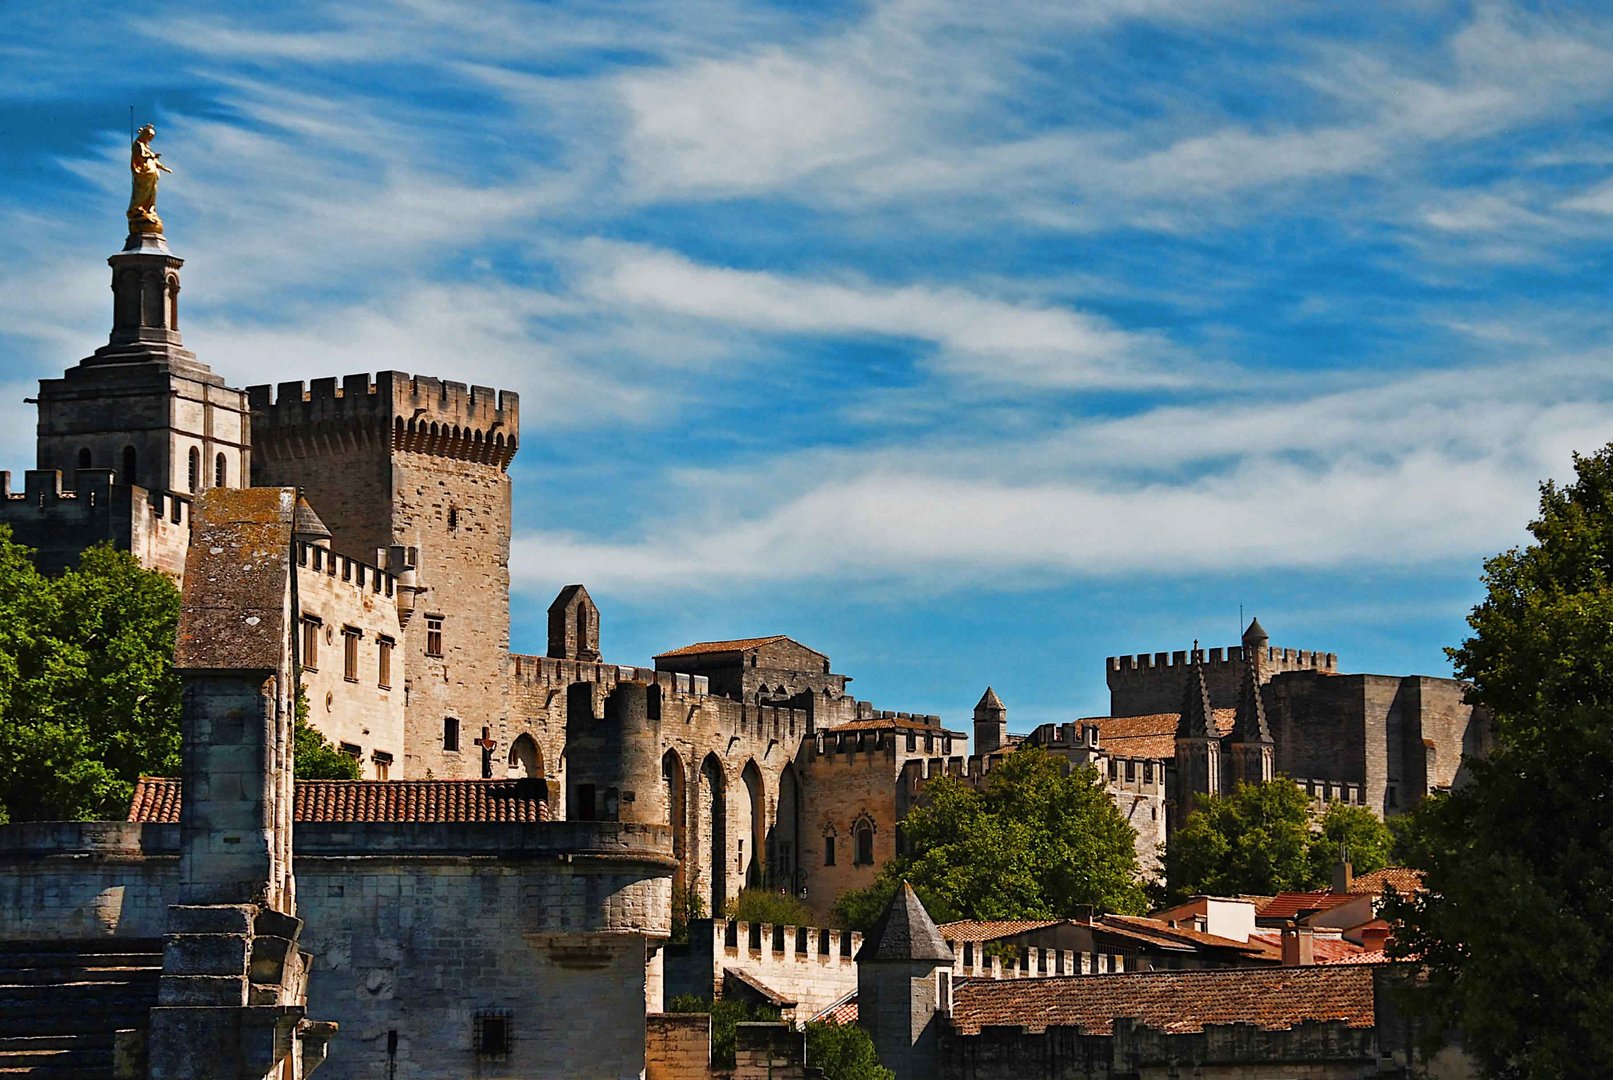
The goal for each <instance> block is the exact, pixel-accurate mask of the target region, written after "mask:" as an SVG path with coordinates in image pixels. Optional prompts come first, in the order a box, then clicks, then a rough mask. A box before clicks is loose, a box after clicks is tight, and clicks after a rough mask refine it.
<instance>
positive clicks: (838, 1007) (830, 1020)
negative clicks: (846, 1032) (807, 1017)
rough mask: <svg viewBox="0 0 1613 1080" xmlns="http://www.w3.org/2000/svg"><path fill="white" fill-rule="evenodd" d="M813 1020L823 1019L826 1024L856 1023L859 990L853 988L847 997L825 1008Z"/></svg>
mask: <svg viewBox="0 0 1613 1080" xmlns="http://www.w3.org/2000/svg"><path fill="white" fill-rule="evenodd" d="M811 1019H812V1020H822V1021H823V1022H824V1023H826V1024H855V1023H856V1022H857V991H855V990H853V991H852V992H851V993H849V994H847V995H846V996H845V997H843V998H841V999H840V1000H839V1001H836V1002H835V1003H834V1004H833V1005H830V1006H829V1007H828V1008H827V1009H824V1010H823V1011H822V1012H820V1013H818V1015H816V1016H814V1017H811Z"/></svg>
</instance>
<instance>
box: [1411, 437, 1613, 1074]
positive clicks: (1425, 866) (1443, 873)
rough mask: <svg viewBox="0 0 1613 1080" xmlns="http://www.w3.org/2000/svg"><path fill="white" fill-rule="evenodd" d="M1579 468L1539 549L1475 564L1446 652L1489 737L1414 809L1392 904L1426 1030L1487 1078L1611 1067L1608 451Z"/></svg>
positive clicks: (1612, 734)
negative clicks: (1451, 780) (1485, 746)
mask: <svg viewBox="0 0 1613 1080" xmlns="http://www.w3.org/2000/svg"><path fill="white" fill-rule="evenodd" d="M1574 462H1575V467H1576V470H1577V473H1578V475H1577V478H1576V479H1575V481H1574V482H1573V483H1571V484H1568V485H1566V486H1563V487H1558V486H1557V485H1555V484H1552V483H1546V484H1544V485H1542V487H1541V495H1540V518H1539V520H1537V521H1535V522H1534V523H1533V524H1531V525H1530V526H1529V531H1530V532H1531V533H1532V534H1533V536H1534V542H1533V543H1531V544H1529V545H1528V546H1527V547H1524V548H1522V549H1517V548H1514V549H1512V550H1510V551H1507V552H1503V553H1502V554H1500V555H1497V556H1496V557H1495V558H1493V559H1490V560H1489V561H1488V562H1487V563H1486V564H1485V573H1484V582H1485V584H1486V586H1487V589H1488V592H1487V595H1486V597H1485V600H1484V601H1483V602H1482V603H1481V604H1479V605H1478V606H1477V607H1476V608H1474V609H1473V613H1472V614H1471V615H1470V616H1469V618H1468V625H1469V626H1470V627H1471V628H1472V630H1473V634H1472V636H1471V637H1469V638H1468V639H1467V640H1466V641H1464V642H1463V643H1462V645H1461V646H1460V647H1459V648H1456V649H1453V650H1451V657H1452V659H1453V660H1454V661H1455V664H1456V669H1457V673H1458V675H1460V676H1461V677H1463V678H1465V679H1468V680H1470V681H1471V682H1472V684H1473V691H1472V693H1471V695H1470V699H1471V700H1473V701H1474V702H1475V703H1477V704H1480V705H1483V706H1486V707H1488V708H1489V709H1491V710H1492V711H1493V714H1494V720H1495V736H1496V742H1497V746H1496V749H1495V751H1494V753H1493V754H1492V755H1491V756H1490V757H1489V759H1488V760H1484V761H1476V762H1467V763H1465V764H1464V767H1465V768H1467V769H1468V770H1469V777H1468V782H1467V783H1466V784H1464V785H1460V786H1458V788H1457V789H1456V790H1455V791H1453V792H1452V793H1451V794H1450V795H1448V796H1446V797H1444V798H1441V799H1432V800H1428V801H1426V802H1425V803H1424V804H1423V805H1422V806H1420V807H1419V808H1418V810H1417V811H1416V813H1415V815H1414V821H1413V825H1412V826H1411V827H1410V828H1408V829H1406V830H1405V833H1404V836H1403V840H1404V846H1405V847H1406V848H1407V849H1408V851H1409V853H1410V854H1411V855H1412V861H1413V864H1414V865H1417V866H1419V867H1421V868H1422V870H1423V871H1424V884H1425V886H1426V887H1427V890H1428V891H1427V892H1426V893H1422V894H1419V895H1418V896H1416V897H1412V898H1399V899H1397V900H1396V901H1395V902H1393V903H1391V905H1390V906H1389V909H1388V914H1389V916H1390V917H1391V918H1392V919H1394V920H1396V921H1397V923H1398V924H1399V925H1398V927H1397V929H1396V934H1395V939H1396V946H1395V948H1396V951H1398V952H1400V953H1401V954H1403V955H1406V956H1413V957H1420V958H1421V959H1422V961H1423V962H1424V964H1425V967H1426V975H1427V983H1426V992H1423V993H1419V994H1416V995H1414V997H1413V999H1412V1003H1413V1009H1414V1011H1415V1012H1416V1013H1418V1014H1420V1018H1421V1021H1422V1028H1423V1030H1425V1031H1429V1032H1433V1033H1435V1034H1436V1035H1437V1034H1439V1033H1443V1032H1444V1031H1445V1030H1447V1029H1449V1028H1454V1029H1456V1030H1458V1031H1459V1032H1460V1034H1461V1038H1462V1044H1463V1048H1464V1049H1465V1050H1466V1051H1468V1052H1469V1053H1470V1054H1472V1055H1473V1056H1474V1057H1475V1059H1476V1060H1477V1061H1478V1063H1479V1065H1480V1066H1481V1068H1482V1069H1483V1070H1484V1071H1485V1073H1486V1074H1487V1075H1489V1076H1494V1077H1506V1078H1513V1077H1518V1078H1535V1077H1541V1078H1544V1077H1560V1076H1607V1075H1613V994H1610V993H1609V992H1608V989H1607V981H1606V974H1605V973H1606V972H1608V971H1613V795H1610V790H1613V789H1610V788H1609V784H1608V777H1609V776H1610V775H1613V634H1610V633H1609V632H1608V628H1609V626H1613V446H1609V447H1607V448H1605V449H1603V450H1601V451H1598V452H1597V453H1596V454H1594V455H1591V456H1589V457H1578V456H1576V457H1575V459H1574Z"/></svg>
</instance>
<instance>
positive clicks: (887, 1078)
mask: <svg viewBox="0 0 1613 1080" xmlns="http://www.w3.org/2000/svg"><path fill="white" fill-rule="evenodd" d="M806 1044H807V1064H808V1065H810V1066H812V1067H813V1068H814V1069H822V1070H823V1075H824V1080H895V1077H896V1074H895V1073H893V1072H891V1071H890V1070H889V1069H887V1068H885V1067H884V1066H883V1065H881V1064H880V1063H879V1055H877V1054H876V1053H874V1040H873V1039H871V1038H869V1037H868V1032H867V1031H864V1030H863V1029H862V1028H860V1027H858V1026H857V1025H856V1024H826V1023H823V1022H822V1021H821V1020H820V1021H818V1022H816V1023H811V1024H808V1025H807V1026H806Z"/></svg>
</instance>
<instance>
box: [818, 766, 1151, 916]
mask: <svg viewBox="0 0 1613 1080" xmlns="http://www.w3.org/2000/svg"><path fill="white" fill-rule="evenodd" d="M901 829H902V839H903V848H904V851H903V853H902V854H898V855H897V857H896V858H895V859H893V860H891V861H890V862H889V863H887V864H886V865H885V868H884V869H883V870H882V871H881V872H880V875H879V879H878V880H877V882H876V883H875V884H874V885H872V886H870V887H868V888H866V889H859V890H853V891H850V892H847V893H844V894H842V895H841V897H840V898H839V899H838V900H837V901H836V905H835V917H836V920H837V921H839V922H841V923H842V924H843V925H846V926H851V927H854V928H857V929H866V928H867V927H869V926H871V925H872V924H873V923H874V922H875V921H877V920H878V918H879V916H880V915H881V914H883V912H884V910H885V907H886V905H887V904H889V902H890V898H891V896H892V895H893V894H894V893H895V891H896V889H897V888H898V887H899V886H900V885H901V883H902V882H903V881H904V880H906V881H908V882H911V883H912V885H913V888H914V889H915V890H916V891H917V892H918V894H919V898H920V899H921V900H923V901H924V906H925V907H926V908H927V909H928V910H929V912H930V915H931V917H932V918H934V919H935V920H936V921H937V922H945V921H948V920H951V919H1027V918H1066V917H1070V916H1073V915H1074V914H1076V910H1077V908H1079V907H1082V906H1083V905H1091V906H1092V907H1095V908H1097V909H1099V910H1102V911H1115V912H1122V913H1128V914H1129V913H1138V912H1141V911H1143V910H1145V909H1146V907H1147V902H1146V899H1145V896H1144V893H1143V887H1142V884H1141V879H1140V876H1139V874H1138V871H1137V857H1136V850H1135V847H1134V843H1135V834H1134V833H1133V832H1132V829H1131V826H1130V825H1128V824H1126V819H1125V818H1124V817H1123V816H1122V815H1121V813H1120V811H1119V810H1118V809H1116V808H1115V805H1114V803H1113V802H1112V801H1111V800H1110V799H1109V796H1108V794H1107V793H1106V792H1105V791H1104V788H1103V785H1102V783H1101V781H1100V779H1099V777H1098V774H1097V771H1096V770H1094V769H1092V768H1090V767H1083V768H1077V769H1073V770H1070V771H1068V772H1066V766H1065V763H1064V762H1062V761H1061V760H1059V759H1057V758H1054V757H1051V756H1050V755H1048V754H1047V753H1046V752H1045V751H1042V750H1038V749H1034V748H1027V749H1021V750H1016V751H1015V752H1014V753H1012V754H1009V755H1007V756H1006V757H1004V758H1003V759H1002V760H1001V761H1000V762H999V763H998V764H996V765H995V766H993V768H992V769H991V771H990V772H988V773H987V774H986V777H985V779H984V781H983V782H982V783H981V785H980V787H978V788H976V787H973V786H971V785H970V784H969V783H968V782H966V781H964V780H960V779H957V778H954V777H946V776H944V777H938V778H936V779H935V780H933V781H931V782H930V784H929V785H928V786H927V787H926V788H925V798H924V800H923V801H922V802H921V803H920V804H919V805H918V806H916V807H915V808H914V809H913V810H912V812H911V813H909V814H908V816H907V818H906V820H905V821H903V822H902V825H901Z"/></svg>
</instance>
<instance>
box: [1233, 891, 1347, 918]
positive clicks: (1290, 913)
mask: <svg viewBox="0 0 1613 1080" xmlns="http://www.w3.org/2000/svg"><path fill="white" fill-rule="evenodd" d="M1369 895H1371V894H1370V893H1362V892H1348V893H1336V892H1331V891H1329V890H1327V889H1322V890H1320V891H1318V892H1285V893H1278V894H1277V895H1276V896H1274V897H1272V898H1271V899H1270V900H1269V901H1267V902H1266V903H1264V904H1262V905H1261V906H1259V907H1258V908H1256V909H1255V917H1256V918H1260V919H1292V918H1293V917H1294V916H1296V915H1298V914H1299V913H1300V912H1302V911H1326V910H1328V909H1329V908H1336V907H1338V906H1339V905H1340V904H1348V903H1349V902H1350V901H1351V900H1359V899H1360V898H1361V897H1363V896H1369Z"/></svg>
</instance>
